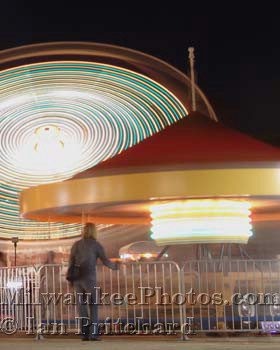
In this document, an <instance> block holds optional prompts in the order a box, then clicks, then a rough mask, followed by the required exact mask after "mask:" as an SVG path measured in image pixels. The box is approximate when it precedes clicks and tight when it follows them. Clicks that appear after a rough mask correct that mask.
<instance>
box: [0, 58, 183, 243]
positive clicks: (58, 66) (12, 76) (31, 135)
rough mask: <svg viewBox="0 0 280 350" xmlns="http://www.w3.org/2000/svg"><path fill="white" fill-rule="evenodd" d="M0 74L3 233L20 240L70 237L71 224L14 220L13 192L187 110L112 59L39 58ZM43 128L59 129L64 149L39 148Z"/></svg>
mask: <svg viewBox="0 0 280 350" xmlns="http://www.w3.org/2000/svg"><path fill="white" fill-rule="evenodd" d="M0 77H1V78H0V140H1V144H0V147H1V154H0V236H1V237H3V238H10V237H11V236H14V235H15V234H16V235H17V236H18V237H19V238H21V239H35V238H36V239H39V238H57V237H64V236H65V237H69V236H74V235H77V233H79V232H80V225H78V224H73V225H63V224H59V223H47V224H46V223H36V222H31V221H26V220H21V219H19V205H18V196H19V192H20V191H21V190H22V189H24V188H27V187H31V186H36V185H39V184H43V183H51V182H57V181H62V180H65V179H67V178H70V177H71V176H73V175H74V174H76V173H78V172H81V171H83V170H85V169H87V168H90V167H92V166H94V165H95V164H97V163H99V162H101V161H103V160H105V159H107V158H110V157H112V156H114V155H116V154H117V153H120V152H122V151H123V150H125V149H127V148H129V147H131V146H133V145H135V144H136V143H138V142H140V141H142V140H143V139H145V138H146V137H149V136H151V135H153V134H154V133H156V132H158V131H159V130H161V129H163V128H164V127H165V126H167V125H170V124H172V123H174V122H176V121H177V120H179V119H181V118H183V117H184V116H185V115H186V114H187V110H186V109H185V107H184V105H183V104H182V103H181V102H180V100H179V99H178V98H177V97H176V96H175V95H174V94H173V93H172V92H171V91H169V90H168V89H167V88H165V87H164V86H163V85H161V84H160V83H158V82H156V81H155V80H153V79H151V78H149V77H147V76H146V75H143V74H140V73H139V72H135V71H133V70H130V69H126V68H123V67H119V66H117V65H116V66H115V65H112V64H105V63H99V62H87V61H70V60H69V61H68V60H67V61H66V60H65V61H50V62H41V63H40V62H39V63H32V64H28V65H22V66H17V67H14V68H9V69H5V70H2V71H1V72H0ZM50 126H52V127H54V128H57V129H58V130H59V132H60V135H59V139H58V142H59V143H60V144H62V143H63V147H60V148H59V147H58V148H56V146H55V145H53V146H50V144H48V145H47V146H48V147H45V151H44V152H43V153H42V149H44V145H43V143H42V142H43V141H42V139H40V135H38V130H44V129H46V128H48V127H50ZM36 131H37V132H36ZM41 136H42V135H41ZM40 142H41V146H40V147H38V145H40ZM55 142H57V141H55ZM36 145H37V146H36ZM36 150H37V151H36ZM38 150H40V152H39V151H38Z"/></svg>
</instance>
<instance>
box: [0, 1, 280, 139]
mask: <svg viewBox="0 0 280 350" xmlns="http://www.w3.org/2000/svg"><path fill="white" fill-rule="evenodd" d="M178 4H182V2H180V3H179V2H178V3H176V2H170V3H161V4H158V5H157V7H155V8H152V7H151V6H152V3H151V2H150V3H144V2H143V3H140V2H133V3H121V2H118V3H117V4H115V6H114V7H113V5H112V4H111V3H105V2H103V3H96V2H89V3H87V2H83V1H80V2H79V1H76V2H75V3H74V4H73V5H71V4H70V2H59V1H57V2H47V3H46V2H41V3H40V4H39V5H40V7H38V3H37V7H34V6H33V5H32V3H30V2H26V3H22V2H21V1H18V2H7V1H6V2H5V4H1V21H0V49H6V48H10V47H15V46H19V45H24V44H30V43H38V42H48V41H62V40H72V41H73V40H74V41H75V40H77V41H94V42H102V43H110V44H115V45H121V46H126V47H129V48H133V49H137V50H140V51H143V52H146V53H149V54H151V55H154V56H157V57H159V58H161V59H163V60H166V61H168V62H169V63H171V64H173V65H174V66H176V67H177V68H179V69H181V70H182V71H184V72H187V47H188V46H194V47H195V49H196V52H195V54H196V69H197V75H198V84H199V86H200V87H201V88H202V89H203V91H204V92H205V93H206V95H207V96H208V98H209V100H210V102H211V103H212V105H213V107H214V109H215V111H216V113H217V115H218V118H219V119H220V120H221V121H223V122H224V123H226V124H227V125H229V126H232V127H235V128H237V129H239V130H241V131H244V132H246V133H248V134H251V135H254V136H256V137H258V138H260V139H263V140H265V141H267V142H270V143H272V144H275V145H278V146H280V116H279V108H278V105H279V91H280V68H279V66H280V48H279V46H280V45H279V42H280V39H279V38H280V30H279V27H280V25H279V18H280V16H279V14H278V11H277V8H276V7H275V8H273V6H272V4H273V3H272V2H267V3H262V5H257V4H256V3H253V2H252V3H251V4H249V6H247V8H245V3H243V4H242V3H238V2H234V3H231V2H224V5H223V6H222V5H221V4H222V3H221V4H218V5H217V3H216V6H215V5H214V4H215V2H211V4H210V5H208V7H206V6H205V4H204V3H203V2H200V3H199V4H198V6H196V8H194V6H192V5H190V3H189V2H188V1H187V2H185V3H184V6H182V7H178ZM275 6H276V5H275Z"/></svg>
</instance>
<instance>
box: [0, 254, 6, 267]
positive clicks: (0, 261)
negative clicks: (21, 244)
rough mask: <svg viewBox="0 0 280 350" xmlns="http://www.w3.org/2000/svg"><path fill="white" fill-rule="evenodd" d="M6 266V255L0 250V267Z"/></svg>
mask: <svg viewBox="0 0 280 350" xmlns="http://www.w3.org/2000/svg"><path fill="white" fill-rule="evenodd" d="M6 266H7V257H6V254H4V253H3V252H0V267H6Z"/></svg>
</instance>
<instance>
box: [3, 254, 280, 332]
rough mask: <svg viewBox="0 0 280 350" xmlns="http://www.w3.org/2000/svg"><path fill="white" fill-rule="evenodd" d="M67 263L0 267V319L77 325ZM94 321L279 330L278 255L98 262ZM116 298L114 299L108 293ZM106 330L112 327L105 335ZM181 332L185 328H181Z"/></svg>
mask: <svg viewBox="0 0 280 350" xmlns="http://www.w3.org/2000/svg"><path fill="white" fill-rule="evenodd" d="M66 270H67V266H66V265H43V266H40V267H38V268H35V267H32V266H24V267H10V268H0V320H3V319H5V318H12V319H14V320H15V321H16V323H17V325H18V330H20V331H25V332H30V331H32V330H36V331H37V332H38V330H39V329H40V327H41V326H42V325H43V326H44V327H43V328H45V329H47V330H48V331H50V330H53V329H54V327H57V325H58V326H60V328H59V329H57V328H56V331H57V333H55V334H60V333H61V334H64V332H65V331H67V332H77V331H78V330H79V324H78V320H79V305H78V296H77V295H76V294H75V291H74V290H73V288H72V287H71V286H70V285H69V283H68V282H67V281H66V278H65V274H66ZM97 282H98V283H97V286H98V287H99V288H100V289H99V292H98V295H99V297H100V299H99V300H98V303H99V322H100V324H103V326H104V325H105V324H106V326H108V327H109V328H108V327H107V328H106V327H105V328H106V330H105V331H104V328H103V333H105V334H110V333H111V334H112V333H113V334H135V332H136V334H143V333H144V334H151V333H155V334H166V333H167V334H173V333H172V332H173V331H175V333H176V334H178V333H179V334H181V330H182V329H183V330H185V328H182V327H183V326H184V325H186V324H188V325H190V323H191V325H190V328H188V329H187V330H188V331H189V330H190V329H191V330H192V331H194V332H205V333H209V332H260V331H264V332H266V331H270V332H278V331H279V330H280V261H279V260H229V259H226V258H224V259H220V260H210V259H209V260H197V261H188V262H186V263H185V264H184V265H183V267H182V268H181V269H180V268H179V266H178V264H176V263H175V262H167V261H158V262H153V261H152V262H140V263H128V264H121V265H120V268H119V270H117V271H113V270H110V269H108V268H107V267H104V266H102V265H98V266H97ZM112 296H113V299H112ZM108 329H109V333H108ZM181 335H182V334H181Z"/></svg>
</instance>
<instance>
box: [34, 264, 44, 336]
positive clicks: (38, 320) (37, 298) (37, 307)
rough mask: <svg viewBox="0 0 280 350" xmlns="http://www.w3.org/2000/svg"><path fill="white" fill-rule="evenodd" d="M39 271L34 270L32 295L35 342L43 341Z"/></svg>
mask: <svg viewBox="0 0 280 350" xmlns="http://www.w3.org/2000/svg"><path fill="white" fill-rule="evenodd" d="M40 272H41V270H40V269H39V270H36V272H35V293H34V299H35V300H34V302H35V319H36V335H35V340H43V339H44V337H43V334H42V333H41V332H42V329H41V328H42V315H41V307H42V305H41V301H40V279H41V278H40V277H41V273H40Z"/></svg>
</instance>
